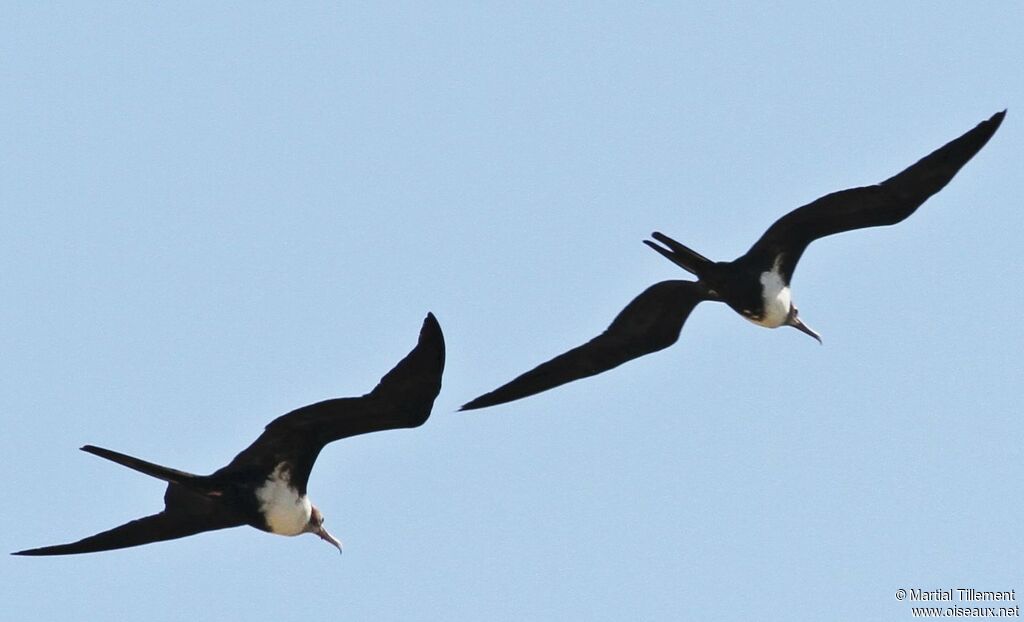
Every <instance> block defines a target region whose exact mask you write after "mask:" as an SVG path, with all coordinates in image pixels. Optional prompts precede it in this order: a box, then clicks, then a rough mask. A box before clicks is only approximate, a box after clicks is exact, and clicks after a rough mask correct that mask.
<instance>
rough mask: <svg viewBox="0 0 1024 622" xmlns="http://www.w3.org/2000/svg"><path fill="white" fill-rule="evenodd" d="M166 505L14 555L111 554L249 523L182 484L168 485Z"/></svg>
mask: <svg viewBox="0 0 1024 622" xmlns="http://www.w3.org/2000/svg"><path fill="white" fill-rule="evenodd" d="M164 504H165V506H166V507H165V509H164V511H163V512H160V513H159V514H153V515H152V516H146V517H144V518H140V519H138V520H133V521H131V522H128V523H125V524H124V525H121V526H120V527H115V528H113V529H111V530H109V531H104V532H103V533H98V534H96V535H94V536H89V537H88V538H83V539H81V540H79V541H78V542H72V543H70V544H57V545H54V546H44V547H41V548H38V549H28V550H26V551H18V552H17V553H14V555H73V554H76V553H95V552H98V551H110V550H113V549H124V548H128V547H130V546H139V545H140V544H149V543H150V542H160V541H163V540H174V539H176V538H184V537H185V536H191V535H194V534H197V533H202V532H204V531H214V530H216V529H227V528H229V527H239V526H241V525H244V524H245V521H243V520H241V519H240V518H238V517H237V516H236V515H234V514H232V513H230V512H228V511H226V510H225V509H224V507H223V506H222V505H221V504H220V503H219V502H218V500H217V499H216V498H211V497H207V496H205V495H201V494H197V493H194V492H191V491H189V490H188V489H186V488H183V487H181V486H179V485H178V484H170V485H168V486H167V492H166V493H165V494H164Z"/></svg>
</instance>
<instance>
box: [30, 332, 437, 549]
mask: <svg viewBox="0 0 1024 622" xmlns="http://www.w3.org/2000/svg"><path fill="white" fill-rule="evenodd" d="M443 371H444V336H443V335H442V334H441V327H440V326H439V325H438V323H437V320H436V319H435V318H434V316H433V314H428V315H427V318H426V319H425V320H424V322H423V327H422V328H421V329H420V336H419V342H418V343H417V344H416V347H415V348H414V349H413V350H412V352H410V353H409V354H408V355H406V357H405V358H404V359H402V361H401V362H399V363H398V365H396V366H395V368H394V369H392V370H391V371H390V372H388V373H387V375H385V376H384V377H383V378H381V380H380V383H379V384H378V385H377V386H376V387H375V388H374V389H373V391H371V392H370V393H368V394H366V395H364V396H362V397H345V398H339V399H331V400H326V401H323V402H318V403H316V404H310V405H309V406H303V407H302V408H299V409H298V410H293V411H292V412H290V413H288V414H286V415H283V416H281V417H278V418H277V419H275V420H273V421H271V422H270V424H269V425H267V427H266V429H265V430H264V431H263V434H261V435H260V437H259V438H257V439H256V441H255V442H253V444H252V445H250V446H249V447H247V448H246V449H245V450H243V451H242V453H240V454H238V455H237V456H235V459H234V460H232V461H231V463H230V464H228V465H227V466H225V467H224V468H222V469H220V470H218V471H216V472H215V473H213V474H211V475H193V474H191V473H185V472H184V471H178V470H175V469H169V468H167V467H163V466H159V465H156V464H152V463H150V462H145V461H143V460H139V459H138V458H132V457H131V456H126V455H124V454H120V453H117V452H116V451H110V450H109V449H102V448H100V447H93V446H92V445H86V446H85V447H82V451H87V452H89V453H91V454H95V455H97V456H100V457H101V458H106V459H108V460H112V461H114V462H116V463H118V464H122V465H124V466H126V467H128V468H131V469H135V470H136V471H140V472H142V473H145V474H146V475H151V476H153V477H156V478H158V479H162V480H164V481H166V482H169V483H168V485H167V492H166V493H165V494H164V505H165V506H166V507H165V508H164V510H163V511H162V512H160V513H159V514H154V515H152V516H146V517H145V518H140V519H138V520H133V521H131V522H129V523H126V524H124V525H121V526H120V527H115V528H114V529H111V530H110V531H104V532H103V533H99V534H96V535H94V536H90V537H88V538H85V539H82V540H79V541H78V542H72V543H70V544H58V545H55V546H45V547H42V548H38V549H29V550H26V551H19V552H17V553H14V555H70V554H73V553H93V552H96V551H108V550H111V549H121V548H126V547H130V546H138V545H140V544H148V543H150V542H159V541H161V540H173V539H175V538H183V537H185V536H191V535H193V534H197V533H202V532H204V531H213V530H215V529H226V528H228V527H240V526H242V525H251V526H252V527H255V528H257V529H262V530H263V531H268V532H270V533H276V534H280V535H283V536H297V535H299V534H302V533H313V534H316V535H318V536H320V537H321V538H323V539H324V540H326V541H327V542H330V543H331V544H333V545H334V546H336V547H338V550H339V551H341V543H340V542H338V540H336V539H335V538H334V536H332V535H331V534H330V533H328V532H327V530H326V529H324V517H323V514H321V513H320V510H319V509H317V507H316V506H314V505H313V504H312V503H310V501H309V498H308V497H307V496H306V483H307V481H308V480H309V473H310V471H311V470H312V468H313V463H314V462H315V461H316V458H317V455H318V454H319V453H320V450H321V449H323V447H324V445H326V444H328V443H330V442H332V441H336V440H338V439H342V438H346V437H349V436H355V435H357V434H365V433H367V432H377V431H379V430H392V429H396V428H415V427H417V426H420V425H422V424H423V423H424V422H425V421H426V420H427V417H429V416H430V411H431V409H432V408H433V405H434V398H436V397H437V394H438V393H439V392H440V390H441V374H442V372H443Z"/></svg>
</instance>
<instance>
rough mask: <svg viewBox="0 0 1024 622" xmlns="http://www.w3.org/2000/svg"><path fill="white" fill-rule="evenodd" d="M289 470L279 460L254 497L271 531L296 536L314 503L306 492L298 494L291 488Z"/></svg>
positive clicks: (286, 465)
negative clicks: (257, 500) (311, 502)
mask: <svg viewBox="0 0 1024 622" xmlns="http://www.w3.org/2000/svg"><path fill="white" fill-rule="evenodd" d="M289 473H290V469H289V466H288V464H286V463H284V462H282V463H281V464H279V465H277V468H275V469H274V472H273V473H271V474H270V477H268V478H267V481H266V483H264V484H263V485H262V486H260V487H259V488H257V489H256V498H257V499H259V501H260V512H262V513H263V516H264V517H265V518H266V520H267V526H268V527H270V531H271V532H272V533H276V534H279V535H282V536H297V535H299V534H300V533H304V530H305V529H306V525H307V524H308V523H309V517H310V515H311V514H312V512H313V506H312V505H311V504H310V502H309V499H308V498H307V497H306V496H305V495H302V496H300V495H299V492H298V491H297V490H295V489H294V488H292V486H291V482H290V481H289V477H288V475H289Z"/></svg>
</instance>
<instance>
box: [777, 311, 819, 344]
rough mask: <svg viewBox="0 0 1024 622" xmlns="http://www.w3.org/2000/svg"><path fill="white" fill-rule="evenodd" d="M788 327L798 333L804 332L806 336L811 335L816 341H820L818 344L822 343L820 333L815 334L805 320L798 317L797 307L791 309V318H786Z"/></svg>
mask: <svg viewBox="0 0 1024 622" xmlns="http://www.w3.org/2000/svg"><path fill="white" fill-rule="evenodd" d="M786 326H792V327H793V328H795V329H797V330H798V331H800V332H802V333H804V334H807V335H810V336H811V337H814V338H815V339H817V340H818V343H822V341H821V335H819V334H818V333H816V332H814V329H812V328H811V327H810V326H808V325H807V324H804V323H803V320H801V319H800V318H799V317H798V316H797V311H796V307H792V308H791V309H790V311H789V317H788V318H786Z"/></svg>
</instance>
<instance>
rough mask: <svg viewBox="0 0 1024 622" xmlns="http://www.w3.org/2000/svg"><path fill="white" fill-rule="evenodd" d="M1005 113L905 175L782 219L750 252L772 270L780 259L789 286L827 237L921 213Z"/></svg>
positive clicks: (824, 200)
mask: <svg viewBox="0 0 1024 622" xmlns="http://www.w3.org/2000/svg"><path fill="white" fill-rule="evenodd" d="M1004 116H1006V111H1005V110H1004V111H1002V112H997V113H996V114H994V115H992V117H991V118H990V119H987V120H985V121H982V122H981V123H979V124H978V125H977V126H976V127H974V128H973V129H971V130H969V131H968V132H966V133H965V134H963V135H962V136H960V137H959V138H955V139H953V140H951V141H950V142H948V143H946V144H945V145H943V146H942V147H939V148H938V149H936V150H935V151H933V152H932V153H930V154H928V155H927V156H925V157H923V158H921V159H920V160H919V161H918V162H916V163H915V164H912V165H911V166H909V167H907V168H906V169H905V170H903V171H902V172H900V173H898V174H896V175H894V176H892V177H890V178H889V179H886V180H885V181H883V182H881V183H879V184H877V185H874V186H864V187H861V188H850V189H847V190H840V191H838V192H833V193H831V194H827V195H825V196H823V197H821V198H819V199H816V200H814V201H812V202H811V203H808V204H807V205H804V206H803V207H798V208H797V209H795V210H793V211H792V212H790V213H788V214H786V215H785V216H783V217H782V218H779V219H778V220H777V221H775V223H774V224H772V226H771V227H769V228H768V230H767V231H765V232H764V234H763V235H762V236H761V238H760V239H758V241H757V242H755V243H754V245H753V246H752V247H751V248H750V250H749V251H747V253H746V256H757V257H759V258H760V260H761V261H762V262H765V261H766V262H767V263H768V265H771V261H772V260H773V259H774V258H775V257H780V256H781V258H782V264H781V271H782V274H783V277H784V278H785V279H786V280H787V281H788V280H789V279H790V278H791V277H792V276H793V271H794V270H795V269H796V264H797V262H798V261H799V260H800V256H801V255H802V254H803V252H804V249H806V248H807V245H808V244H810V243H811V242H813V241H814V240H817V239H819V238H823V237H825V236H828V235H833V234H836V233H841V232H843V231H851V230H854V229H862V228H865V227H881V226H885V225H893V224H896V223H898V222H900V221H902V220H904V219H905V218H907V217H908V216H910V215H911V214H913V213H914V211H916V210H917V208H918V207H920V206H921V204H922V203H924V202H925V201H926V200H927V199H928V197H930V196H932V195H933V194H935V193H936V192H938V191H939V190H942V188H943V187H945V185H946V184H948V183H949V182H950V180H952V179H953V176H954V175H956V174H957V172H958V171H959V170H960V169H961V168H962V167H963V166H964V165H965V164H967V162H968V161H969V160H970V159H971V158H972V157H974V154H976V153H978V151H979V150H980V149H981V148H982V147H984V146H985V143H987V142H988V139H989V138H992V135H993V134H995V131H996V130H997V129H999V124H1001V123H1002V122H1003V117H1004Z"/></svg>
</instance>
